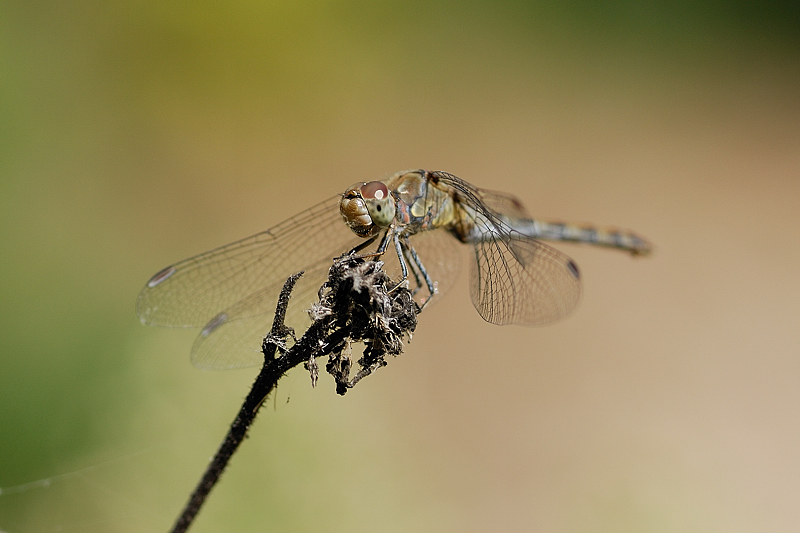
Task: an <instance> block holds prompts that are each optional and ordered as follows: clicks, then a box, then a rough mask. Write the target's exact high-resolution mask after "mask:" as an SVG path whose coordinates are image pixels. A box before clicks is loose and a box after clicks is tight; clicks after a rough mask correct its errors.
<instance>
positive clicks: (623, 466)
mask: <svg viewBox="0 0 800 533" xmlns="http://www.w3.org/2000/svg"><path fill="white" fill-rule="evenodd" d="M406 168H426V169H442V170H447V171H449V172H452V173H454V174H456V175H458V176H460V177H462V178H464V179H466V180H467V181H469V182H471V183H474V184H476V185H478V186H482V187H486V188H491V189H496V190H505V191H510V192H513V193H515V194H516V195H517V196H519V197H520V198H521V199H522V200H523V201H524V202H525V204H526V205H527V207H528V209H529V210H530V211H531V212H532V213H533V214H534V215H537V216H540V217H547V218H557V219H564V220H575V221H586V222H594V223H598V224H612V225H618V226H621V227H624V228H630V229H633V230H635V231H637V232H639V233H641V234H642V235H644V236H646V237H648V238H649V239H650V240H652V241H653V243H654V244H655V245H656V252H655V254H654V255H653V256H652V257H650V258H646V259H632V258H631V257H629V256H627V255H624V254H621V253H618V252H613V251H608V250H599V249H592V248H589V247H581V246H570V245H562V246H558V247H559V249H561V250H562V251H564V252H566V253H568V254H569V255H571V256H572V257H573V258H574V259H575V260H576V262H577V263H578V264H579V265H580V267H581V270H582V272H583V277H584V294H583V300H582V303H581V306H580V307H579V308H578V310H577V311H576V312H575V313H574V314H573V315H572V316H571V317H569V318H568V319H567V320H564V321H562V322H560V323H558V324H555V325H552V326H548V327H545V328H534V329H529V328H522V327H497V326H492V325H489V324H487V323H485V322H483V321H482V320H481V318H480V317H479V316H478V314H477V312H476V311H475V310H474V309H473V308H472V305H471V304H470V302H469V295H468V286H467V282H466V281H467V280H466V269H464V270H463V271H462V274H461V277H460V279H459V281H458V283H457V284H456V286H455V287H454V288H453V289H452V290H451V291H450V292H449V294H447V295H446V296H445V297H443V298H442V299H441V300H440V301H439V302H438V303H437V304H436V305H435V306H432V307H430V308H429V309H426V312H425V313H424V314H423V315H422V316H421V320H420V325H419V327H418V330H417V333H416V335H415V336H414V339H413V342H412V343H411V344H410V345H409V346H408V347H407V349H406V352H405V353H404V354H403V355H402V356H400V357H399V358H397V359H394V360H392V361H390V364H389V366H388V367H386V368H383V369H380V370H379V371H378V372H377V373H376V374H375V375H373V376H370V377H369V378H368V379H366V380H364V381H363V382H361V383H360V384H359V385H358V386H357V387H356V388H355V389H354V390H352V391H350V392H349V393H348V394H347V395H346V396H345V397H338V396H336V395H335V393H334V385H333V382H332V379H331V378H330V377H329V376H328V375H327V374H325V375H323V376H321V379H320V382H319V384H318V385H317V388H316V389H312V388H311V385H310V380H309V378H308V375H307V373H306V372H305V371H303V370H302V369H300V370H296V371H293V372H291V373H290V374H289V375H288V376H287V377H285V378H284V380H282V381H281V383H280V387H279V390H278V393H277V395H276V396H275V397H274V398H272V399H270V401H269V402H268V405H267V406H266V407H265V408H264V409H263V410H262V412H261V413H260V415H259V418H258V419H257V420H256V423H255V425H254V427H253V428H252V431H251V434H250V438H249V439H248V440H247V441H246V442H245V443H244V444H243V446H242V447H241V449H240V452H239V453H238V454H237V455H236V456H235V457H234V459H233V462H232V464H231V466H230V468H229V469H228V471H227V472H226V474H225V475H224V476H223V478H222V481H221V483H220V485H219V486H218V487H217V488H216V489H215V490H214V492H213V493H212V495H211V498H210V500H209V502H208V503H207V505H206V507H205V508H204V509H203V511H202V512H201V514H200V516H199V518H198V520H197V522H196V524H195V526H194V528H193V529H192V531H196V532H198V533H199V532H212V531H238V532H246V531H287V532H291V531H297V532H305V531H320V530H322V531H330V532H339V531H342V532H343V531H348V532H353V531H389V532H394V531H396V532H405V531H430V532H434V531H435V532H440V531H452V532H473V531H474V532H479V531H481V532H482V531H488V530H491V531H543V532H586V531H597V532H606V531H608V532H612V531H613V532H619V531H637V532H638V531H653V532H677V531H680V532H687V531H698V532H699V531H702V532H713V531H719V532H723V531H724V532H732V531H743V532H744V531H795V530H796V528H797V524H798V523H800V505H798V500H800V454H799V453H798V450H800V386H799V385H800V327H799V326H798V319H800V310H798V301H800V281H798V275H797V274H798V267H800V9H799V8H798V5H797V4H796V3H794V2H780V1H772V2H755V1H745V0H739V1H733V2H731V1H726V2H716V1H714V2H703V3H701V4H699V5H698V4H696V3H694V2H688V1H685V2H682V1H672V2H665V1H656V2H650V3H642V4H638V3H635V2H633V3H632V2H623V1H608V2H604V3H600V4H598V3H592V2H583V1H577V0H572V1H569V0H568V1H566V2H516V1H493V2H450V1H426V2H419V1H412V2H398V1H385V2H364V1H346V0H342V1H340V0H327V1H326V0H321V1H309V2H253V1H235V2H226V3H223V2H191V3H189V2H172V1H167V2H122V3H113V2H112V3H109V2H97V1H94V0H85V1H79V2H68V3H60V2H47V1H45V2H21V1H16V2H15V1H13V0H12V1H10V2H3V3H2V5H0V428H1V429H0V488H2V492H0V531H4V532H7V533H32V532H36V533H44V532H52V531H81V532H160V531H166V530H167V529H168V528H169V527H170V526H171V524H172V522H173V520H174V519H175V517H176V516H177V513H178V511H179V510H180V509H181V507H182V505H183V504H184V502H185V500H186V498H187V497H188V494H189V492H190V490H191V489H192V488H193V487H194V485H195V483H196V482H197V480H198V478H199V476H200V473H201V472H202V469H203V468H204V467H205V464H206V461H207V460H208V458H209V457H210V456H211V455H212V454H213V452H214V451H215V450H216V447H217V445H218V444H219V442H220V441H221V439H222V437H223V435H224V434H225V431H226V430H227V427H228V425H229V423H230V422H231V420H232V419H233V416H234V415H235V413H236V411H237V409H238V407H239V405H240V402H241V400H242V399H243V398H244V396H245V394H246V393H247V390H248V388H249V386H250V384H251V382H252V380H253V379H254V377H255V375H256V373H257V369H245V370H239V371H228V372H203V371H200V370H197V369H195V368H194V367H192V365H191V364H190V361H189V350H190V347H191V343H192V339H193V338H194V335H195V334H196V333H197V332H196V331H183V330H162V329H157V328H147V327H143V326H141V325H140V324H139V321H138V320H137V317H136V316H135V313H134V303H135V301H136V296H137V294H138V292H139V290H140V289H141V288H142V286H143V285H144V283H145V282H146V281H147V280H148V278H149V277H150V276H151V275H152V274H153V273H155V272H156V271H158V270H159V269H161V268H162V267H164V266H166V265H168V264H170V263H173V262H175V261H177V260H180V259H183V258H185V257H188V256H191V255H194V254H196V253H199V252H202V251H205V250H208V249H211V248H213V247H216V246H218V245H221V244H224V243H226V242H229V241H232V240H236V239H238V238H241V237H244V236H247V235H250V234H252V233H255V232H257V231H261V230H263V229H266V228H268V227H270V226H272V225H274V224H276V223H278V222H280V221H282V220H283V219H285V218H286V217H288V216H291V215H292V214H294V213H297V212H299V211H301V210H302V209H305V208H307V207H309V206H311V205H313V204H315V203H317V202H318V201H321V200H323V199H325V198H327V197H330V196H331V195H333V194H335V193H337V192H341V191H342V190H343V189H344V188H346V187H347V186H349V185H350V184H352V183H353V182H355V181H362V180H372V179H379V178H382V177H386V176H388V175H390V174H392V173H394V172H396V171H398V170H402V169H406Z"/></svg>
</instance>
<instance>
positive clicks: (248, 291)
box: [136, 195, 362, 368]
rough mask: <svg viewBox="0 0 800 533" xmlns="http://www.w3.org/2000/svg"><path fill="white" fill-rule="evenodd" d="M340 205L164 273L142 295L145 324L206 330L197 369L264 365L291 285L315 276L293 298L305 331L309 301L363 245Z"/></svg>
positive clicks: (197, 350) (294, 320)
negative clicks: (295, 277) (335, 262)
mask: <svg viewBox="0 0 800 533" xmlns="http://www.w3.org/2000/svg"><path fill="white" fill-rule="evenodd" d="M340 199H341V196H339V195H337V196H334V197H333V198H330V199H329V200H326V201H324V202H322V203H320V204H318V205H316V206H314V207H312V208H310V209H307V210H306V211H303V212H302V213H300V214H298V215H295V216H294V217H292V218H290V219H288V220H286V221H284V222H283V223H281V224H278V225H277V226H275V227H273V228H271V229H269V230H267V231H264V232H261V233H258V234H256V235H253V236H251V237H248V238H246V239H242V240H240V241H236V242H233V243H231V244H228V245H225V246H222V247H220V248H216V249H214V250H211V251H209V252H206V253H203V254H200V255H198V256H195V257H192V258H190V259H186V260H184V261H181V262H180V263H176V264H175V265H172V266H170V267H167V268H165V269H164V270H162V271H160V272H159V273H157V274H156V275H155V276H153V277H152V278H151V279H150V281H149V282H148V283H147V285H145V287H144V289H142V291H141V293H139V299H138V301H137V304H136V312H137V314H138V315H139V318H140V320H141V321H142V322H143V323H145V324H149V325H156V326H172V327H202V328H203V329H202V331H201V333H200V335H199V336H198V338H197V340H196V341H195V343H194V346H193V348H192V361H193V362H194V364H195V365H197V366H200V367H203V368H236V367H241V366H252V365H257V364H259V363H260V355H259V352H258V350H259V348H260V346H261V342H260V339H261V338H262V337H263V336H264V335H265V334H266V332H267V331H268V330H269V328H270V325H271V320H272V315H273V314H274V310H275V305H276V303H277V297H278V294H279V293H280V290H281V287H282V286H283V283H284V282H285V281H286V278H287V277H288V276H290V275H291V274H294V273H296V272H298V271H300V270H306V271H307V272H306V275H305V276H303V278H301V281H300V282H299V283H298V287H297V288H296V290H295V291H294V292H293V293H292V301H291V304H290V313H289V319H290V320H287V322H288V323H289V325H293V326H294V327H298V328H302V327H303V323H304V320H303V319H302V317H303V315H304V313H303V310H304V309H308V307H310V303H311V301H313V299H311V301H307V300H309V295H312V294H313V295H314V296H315V294H316V291H317V290H318V289H319V286H320V285H321V284H322V281H323V280H324V276H325V274H326V273H327V268H328V267H329V266H330V265H331V263H332V259H333V258H334V257H337V256H339V255H341V254H342V253H343V252H346V251H348V250H349V249H351V248H353V247H355V246H356V245H357V244H359V243H360V242H362V239H360V238H359V237H357V236H356V235H354V234H353V233H352V232H351V231H350V230H349V229H348V228H347V226H346V225H345V224H343V223H342V221H341V216H340V215H339V200H340ZM314 283H316V287H314V286H313V284H314ZM301 302H302V303H301ZM303 306H305V307H303ZM298 332H300V333H301V332H302V331H299V330H298Z"/></svg>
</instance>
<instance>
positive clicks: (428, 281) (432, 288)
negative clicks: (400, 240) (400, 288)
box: [404, 237, 436, 311]
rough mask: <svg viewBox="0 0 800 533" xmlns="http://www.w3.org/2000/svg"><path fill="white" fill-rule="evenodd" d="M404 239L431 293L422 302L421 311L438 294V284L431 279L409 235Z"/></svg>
mask: <svg viewBox="0 0 800 533" xmlns="http://www.w3.org/2000/svg"><path fill="white" fill-rule="evenodd" d="M404 241H405V242H404V244H405V249H407V250H408V253H410V254H411V258H412V259H413V260H414V261H413V263H414V265H416V267H417V268H418V269H419V271H420V273H421V274H422V277H423V278H424V279H425V285H427V287H428V294H430V296H429V297H428V298H427V299H426V300H425V301H424V302H422V306H421V307H420V311H421V310H422V308H423V307H425V306H426V305H427V304H428V302H430V301H431V298H433V295H434V294H436V285H434V283H433V281H432V280H431V277H430V276H429V275H428V271H427V270H426V269H425V265H423V264H422V261H420V260H419V256H418V255H417V251H416V250H414V247H413V246H411V243H410V242H409V241H408V237H405V239H404ZM412 270H413V269H412ZM414 275H415V276H416V272H415V273H414ZM417 280H418V281H417V283H418V285H419V278H417Z"/></svg>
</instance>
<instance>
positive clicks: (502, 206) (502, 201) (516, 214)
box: [461, 180, 531, 219]
mask: <svg viewBox="0 0 800 533" xmlns="http://www.w3.org/2000/svg"><path fill="white" fill-rule="evenodd" d="M461 181H463V180H461ZM473 189H475V193H476V195H477V197H478V198H479V199H480V200H481V202H482V203H483V205H485V206H486V207H487V208H489V210H490V211H492V212H494V213H498V214H501V215H505V216H507V217H510V218H527V219H529V218H531V216H530V215H529V214H528V210H527V209H525V206H524V205H522V202H521V201H520V199H519V198H517V197H516V196H514V195H513V194H508V193H505V192H500V191H490V190H487V189H478V188H477V187H473Z"/></svg>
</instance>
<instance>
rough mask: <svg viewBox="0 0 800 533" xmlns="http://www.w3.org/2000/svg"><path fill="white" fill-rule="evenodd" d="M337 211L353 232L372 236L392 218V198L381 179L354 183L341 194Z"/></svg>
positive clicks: (360, 235) (393, 214)
mask: <svg viewBox="0 0 800 533" xmlns="http://www.w3.org/2000/svg"><path fill="white" fill-rule="evenodd" d="M339 212H340V213H341V214H342V218H343V219H344V222H345V224H347V226H348V227H349V228H350V229H351V230H353V233H355V234H356V235H358V236H359V237H365V238H366V237H372V236H373V235H375V234H377V233H378V232H379V231H380V230H381V228H385V227H388V226H389V225H390V224H391V223H392V221H393V220H394V216H395V205H394V198H393V197H392V193H391V192H390V191H389V188H388V187H386V184H385V183H383V182H382V181H370V182H369V183H356V184H355V185H353V186H352V187H350V188H349V189H347V190H346V191H345V193H344V194H343V195H342V201H341V202H340V203H339Z"/></svg>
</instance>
